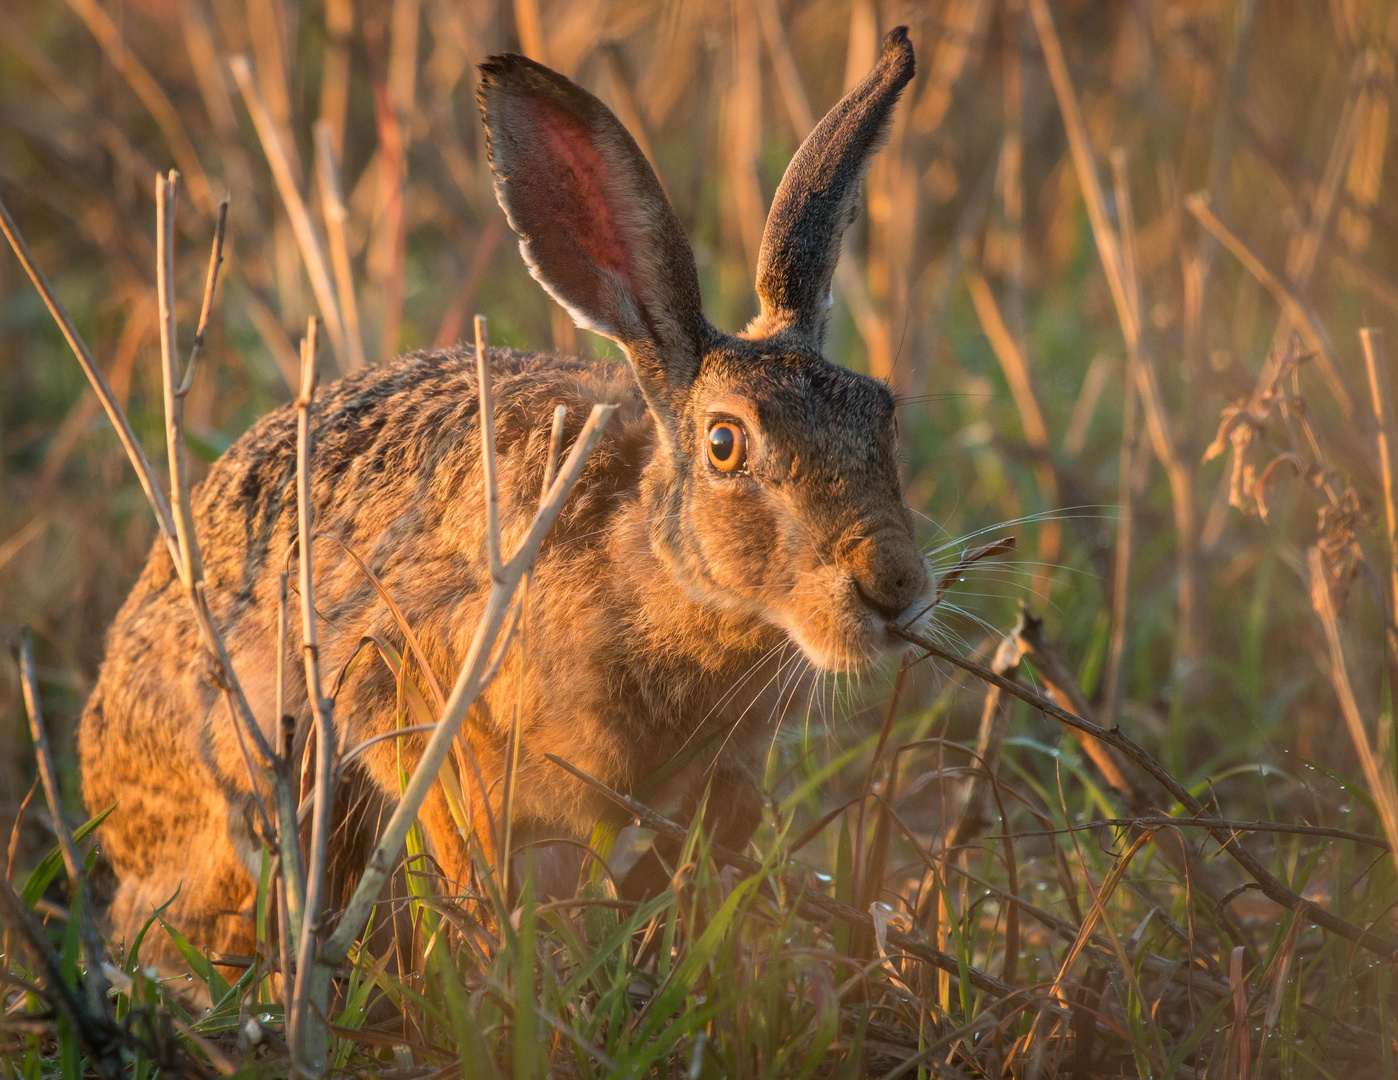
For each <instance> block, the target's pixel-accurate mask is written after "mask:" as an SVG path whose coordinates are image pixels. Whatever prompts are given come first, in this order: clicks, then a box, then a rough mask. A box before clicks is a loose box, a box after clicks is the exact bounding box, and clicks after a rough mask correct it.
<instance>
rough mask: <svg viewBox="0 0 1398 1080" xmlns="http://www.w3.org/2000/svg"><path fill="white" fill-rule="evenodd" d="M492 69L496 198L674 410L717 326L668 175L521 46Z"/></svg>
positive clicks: (527, 243)
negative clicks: (668, 193) (670, 195)
mask: <svg viewBox="0 0 1398 1080" xmlns="http://www.w3.org/2000/svg"><path fill="white" fill-rule="evenodd" d="M480 70H481V82H480V90H479V91H478V93H477V98H478V100H479V101H480V106H481V113H482V115H483V116H484V118H485V128H486V135H487V149H488V152H489V157H490V167H491V170H492V171H493V172H494V174H495V195H496V198H498V199H499V200H500V205H501V206H502V207H503V208H504V210H505V215H506V217H508V218H509V222H510V226H511V227H512V228H513V229H514V231H515V232H516V233H518V234H519V250H520V253H521V254H522V255H523V256H524V261H525V262H526V263H527V264H528V266H529V272H530V273H531V274H533V276H534V277H535V279H536V280H537V281H538V282H539V283H540V284H541V285H543V287H544V288H545V289H547V290H548V292H549V294H550V295H551V296H553V298H554V299H555V300H557V301H558V302H559V303H560V304H562V305H563V306H564V308H566V309H567V310H568V313H569V314H570V315H572V316H573V320H574V321H575V322H576V323H577V324H578V325H579V326H581V327H584V328H585V329H588V330H595V331H597V332H598V333H599V334H605V335H606V336H607V337H609V338H611V339H612V340H614V341H616V342H617V344H619V345H620V346H621V347H622V348H623V349H625V350H626V355H627V357H628V358H629V359H630V360H631V364H632V366H633V367H634V368H635V369H636V374H637V376H638V377H639V379H640V382H641V386H642V389H643V390H644V391H645V394H646V397H647V398H648V399H649V400H650V402H651V404H652V405H653V406H662V407H667V406H669V405H670V403H671V401H672V400H673V396H674V395H675V394H676V393H677V392H683V391H684V390H686V389H687V388H688V386H689V384H690V383H691V382H693V380H694V376H695V373H696V372H697V371H698V368H699V361H700V359H701V358H702V356H703V354H704V350H705V348H706V346H707V343H708V341H709V339H710V336H711V334H712V333H713V331H712V329H711V328H710V327H709V324H708V322H707V321H706V320H705V318H704V314H703V311H702V309H701V307H700V296H699V276H698V274H697V273H696V271H695V268H694V255H693V253H692V252H691V251H690V247H689V241H688V240H687V239H686V238H685V235H684V230H683V229H682V228H681V227H680V223H679V220H678V219H677V218H676V217H675V212H674V210H673V209H672V208H671V207H670V202H669V200H668V199H666V197H665V193H664V191H662V190H661V187H660V181H659V180H657V179H656V176H655V173H654V171H653V170H652V169H651V167H650V164H649V163H648V162H647V161H646V159H645V156H644V155H643V154H642V153H641V151H640V148H639V147H637V145H636V141H635V140H634V139H633V138H631V136H630V134H629V133H628V132H627V131H626V129H625V128H624V127H622V125H621V122H620V121H618V120H617V118H616V117H615V116H613V115H612V113H611V110H609V109H608V108H607V107H606V106H605V105H603V104H602V103H601V102H600V101H598V100H597V98H595V97H593V96H592V95H591V94H589V93H588V92H587V91H586V90H584V89H583V88H582V87H580V86H578V85H577V84H575V83H573V82H571V81H569V80H568V79H565V78H564V77H563V76H562V75H559V74H558V73H557V72H555V71H551V70H549V69H548V68H546V67H544V66H543V65H542V64H538V63H535V62H534V61H533V60H529V59H527V58H526V57H523V56H517V55H514V54H506V55H503V56H492V57H491V58H490V59H488V60H486V62H485V63H483V64H482V65H481V69H480Z"/></svg>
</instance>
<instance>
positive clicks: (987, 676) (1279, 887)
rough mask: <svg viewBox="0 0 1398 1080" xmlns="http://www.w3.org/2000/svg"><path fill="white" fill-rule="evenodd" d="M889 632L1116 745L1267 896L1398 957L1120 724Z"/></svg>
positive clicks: (1396, 946)
mask: <svg viewBox="0 0 1398 1080" xmlns="http://www.w3.org/2000/svg"><path fill="white" fill-rule="evenodd" d="M890 633H892V634H894V635H895V636H897V637H900V638H902V639H903V640H904V641H906V642H908V643H909V644H912V645H916V646H917V647H918V648H920V649H922V650H923V651H924V652H926V653H927V654H928V655H929V656H935V657H937V658H938V659H940V660H945V661H947V663H949V664H954V665H955V666H956V667H959V668H961V669H962V670H963V671H968V672H970V673H971V674H972V675H975V676H976V677H977V678H980V679H983V680H985V681H986V682H988V683H993V684H994V685H996V686H998V687H1000V689H1002V690H1004V691H1005V692H1006V693H1008V694H1013V695H1014V696H1015V697H1017V698H1019V699H1020V700H1021V701H1026V702H1028V703H1029V704H1030V705H1033V706H1034V707H1035V708H1036V709H1038V710H1039V711H1040V712H1042V713H1043V714H1044V715H1046V716H1050V717H1052V718H1053V719H1055V720H1057V721H1058V722H1059V723H1061V724H1066V725H1067V726H1068V727H1070V728H1073V729H1075V730H1077V731H1080V732H1082V733H1083V734H1085V735H1091V736H1092V737H1093V738H1095V739H1099V740H1101V741H1102V742H1104V743H1106V744H1107V745H1108V746H1111V747H1114V748H1116V749H1117V750H1119V751H1120V752H1121V753H1122V754H1124V755H1125V756H1126V757H1127V758H1129V759H1130V760H1131V761H1132V762H1133V763H1134V764H1135V765H1136V766H1137V767H1139V768H1141V769H1143V770H1144V771H1145V772H1146V773H1148V774H1149V775H1150V776H1152V777H1154V778H1155V779H1156V780H1157V781H1159V782H1160V785H1161V786H1162V787H1164V788H1165V790H1166V791H1167V792H1169V793H1170V795H1171V797H1172V798H1174V799H1175V800H1176V801H1177V802H1178V803H1179V804H1180V805H1181V806H1183V807H1184V808H1185V809H1186V810H1187V811H1188V812H1189V813H1190V814H1192V815H1193V816H1194V817H1195V818H1196V819H1198V820H1199V821H1201V822H1204V823H1205V824H1206V825H1207V827H1208V828H1209V830H1210V831H1211V832H1212V833H1213V835H1214V838H1215V839H1216V840H1217V841H1218V842H1219V844H1220V845H1221V846H1222V847H1223V848H1224V850H1226V851H1227V852H1228V853H1229V854H1230V855H1231V856H1232V857H1233V859H1234V860H1235V861H1236V862H1237V863H1238V865H1239V866H1241V867H1242V868H1243V869H1244V870H1245V871H1247V873H1248V874H1250V875H1251V876H1252V878H1253V880H1254V881H1256V882H1257V884H1258V886H1259V887H1260V888H1261V890H1262V892H1263V894H1264V895H1266V896H1267V898H1268V899H1270V900H1272V901H1273V902H1275V903H1277V904H1280V905H1281V906H1282V907H1285V908H1287V909H1288V910H1290V911H1294V912H1296V913H1297V914H1298V915H1301V916H1303V917H1305V918H1307V919H1309V920H1310V921H1311V922H1313V923H1315V924H1316V925H1317V926H1319V927H1321V928H1323V929H1325V930H1329V931H1330V932H1331V933H1333V934H1338V935H1339V936H1340V937H1342V938H1344V939H1345V940H1346V941H1352V942H1354V943H1355V944H1356V945H1359V946H1361V947H1362V948H1365V949H1368V950H1369V951H1370V952H1374V953H1378V954H1379V955H1382V956H1390V957H1398V943H1394V942H1392V941H1389V940H1388V939H1386V938H1382V937H1379V936H1378V935H1377V934H1373V933H1370V932H1369V931H1367V930H1364V929H1362V928H1360V927H1358V926H1355V925H1353V924H1352V923H1349V922H1346V921H1345V920H1344V919H1341V918H1339V917H1338V916H1336V915H1332V914H1331V913H1330V912H1328V911H1326V910H1325V909H1324V908H1322V907H1320V906H1319V905H1317V904H1315V903H1313V902H1312V901H1310V900H1307V899H1306V898H1305V897H1302V896H1298V895H1297V894H1296V893H1294V892H1292V891H1291V890H1290V889H1288V888H1287V887H1286V886H1285V885H1283V884H1282V883H1281V882H1280V881H1278V880H1277V879H1276V877H1274V876H1273V875H1272V874H1271V873H1270V872H1269V871H1268V870H1267V868H1266V867H1265V866H1263V865H1262V863H1261V862H1259V861H1258V860H1257V859H1256V858H1255V857H1254V856H1253V855H1252V853H1251V852H1249V851H1248V850H1247V849H1246V848H1244V847H1243V846H1242V845H1241V844H1240V843H1239V842H1238V839H1237V837H1236V836H1234V835H1233V834H1232V833H1231V832H1230V831H1229V830H1228V829H1227V828H1226V827H1225V826H1224V825H1223V824H1222V823H1221V822H1220V821H1219V819H1217V818H1216V817H1214V816H1213V815H1212V814H1210V813H1209V812H1208V810H1207V809H1206V808H1205V806H1204V804H1203V803H1201V802H1200V801H1199V800H1198V799H1196V798H1195V797H1194V795H1193V794H1191V793H1190V791H1189V789H1188V788H1187V787H1185V786H1184V785H1183V784H1181V783H1180V782H1179V781H1178V780H1176V779H1175V777H1174V776H1173V775H1172V774H1171V773H1170V772H1169V770H1167V769H1166V768H1165V767H1164V766H1163V765H1161V764H1160V762H1158V761H1156V760H1155V758H1154V757H1152V756H1151V755H1150V754H1149V753H1148V752H1147V751H1146V750H1145V749H1144V748H1143V747H1141V746H1139V745H1138V744H1137V743H1136V742H1135V741H1133V740H1132V739H1130V738H1128V737H1127V736H1126V735H1124V734H1122V732H1121V729H1120V728H1119V727H1114V728H1104V727H1102V726H1101V725H1099V724H1094V723H1093V722H1092V721H1090V720H1084V719H1083V718H1082V717H1081V716H1078V715H1076V714H1075V713H1071V712H1069V711H1068V710H1067V709H1064V708H1062V707H1060V706H1059V705H1057V704H1055V703H1054V702H1052V701H1050V700H1049V699H1048V698H1046V697H1044V696H1042V695H1041V694H1036V693H1035V692H1034V691H1032V690H1030V689H1028V688H1027V687H1025V686H1022V685H1021V684H1019V683H1016V682H1012V681H1011V680H1009V679H1006V678H1004V677H1003V676H1001V675H997V674H996V673H995V672H993V671H991V670H990V668H988V667H986V666H984V665H983V664H977V663H976V662H975V661H973V660H966V659H963V658H962V657H960V656H957V655H956V654H955V653H952V652H948V651H947V650H946V649H943V648H942V647H941V646H940V645H938V644H937V643H936V642H933V641H929V640H928V639H927V638H925V637H921V636H919V635H916V634H910V633H907V632H906V631H904V630H900V629H898V628H896V627H895V628H892V629H891V630H890Z"/></svg>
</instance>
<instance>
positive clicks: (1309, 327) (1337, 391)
mask: <svg viewBox="0 0 1398 1080" xmlns="http://www.w3.org/2000/svg"><path fill="white" fill-rule="evenodd" d="M1184 205H1185V208H1186V209H1187V210H1188V211H1189V212H1190V213H1191V214H1193V215H1194V218H1195V220H1197V221H1198V222H1199V224H1200V225H1202V226H1203V227H1204V228H1205V229H1207V230H1208V231H1209V232H1210V233H1211V234H1213V236H1214V238H1215V239H1216V240H1217V241H1218V242H1219V243H1220V244H1222V245H1223V246H1224V247H1226V248H1227V249H1228V250H1229V251H1230V252H1231V253H1232V254H1233V257H1234V258H1235V259H1237V260H1238V261H1239V262H1240V263H1242V264H1243V266H1244V267H1245V268H1246V269H1247V271H1248V272H1249V273H1250V274H1252V276H1253V277H1255V278H1256V279H1257V282H1258V284H1259V285H1261V286H1262V287H1263V288H1264V289H1266V290H1267V291H1268V292H1269V293H1271V294H1272V299H1273V300H1275V301H1276V302H1277V305H1278V306H1279V307H1280V308H1281V309H1282V311H1283V312H1284V313H1285V314H1286V316H1287V317H1288V318H1289V319H1290V320H1291V322H1292V324H1293V325H1294V326H1295V327H1296V330H1297V332H1298V333H1299V334H1300V335H1301V340H1302V341H1304V342H1305V343H1306V348H1308V349H1310V351H1311V352H1312V353H1314V354H1315V360H1316V363H1317V364H1318V365H1319V367H1320V373H1321V375H1322V376H1324V378H1325V385H1326V386H1328V387H1329V388H1330V392H1331V393H1332V394H1333V395H1334V396H1335V400H1336V401H1337V402H1339V404H1340V408H1341V410H1342V411H1343V412H1344V415H1345V416H1346V417H1347V418H1348V417H1350V416H1352V415H1353V414H1354V402H1353V400H1352V399H1351V398H1350V396H1349V391H1348V390H1346V389H1345V384H1344V383H1343V382H1342V381H1341V380H1340V374H1339V371H1338V370H1337V367H1336V364H1335V346H1334V345H1333V344H1332V343H1331V341H1330V335H1329V334H1327V333H1326V332H1325V327H1324V326H1322V325H1321V322H1320V317H1319V316H1318V315H1317V314H1316V313H1315V312H1314V311H1313V310H1312V309H1311V306H1310V304H1308V303H1307V302H1306V300H1305V299H1304V298H1303V297H1302V296H1301V295H1300V294H1299V293H1298V292H1296V290H1295V289H1293V288H1292V287H1291V286H1290V285H1288V284H1287V283H1286V282H1285V281H1283V280H1282V279H1281V277H1280V276H1279V275H1277V274H1276V273H1274V272H1273V271H1272V270H1271V269H1270V268H1269V267H1268V266H1267V265H1266V264H1265V263H1264V262H1263V261H1262V260H1261V259H1260V258H1259V257H1258V256H1257V255H1256V254H1254V253H1253V251H1252V249H1251V248H1249V247H1248V246H1247V244H1245V243H1243V241H1242V238H1241V237H1239V236H1238V235H1237V234H1236V233H1234V232H1233V231H1232V230H1231V229H1229V228H1228V226H1227V225H1225V224H1224V223H1223V222H1222V221H1220V220H1219V219H1218V217H1217V216H1216V215H1215V214H1214V212H1213V211H1212V210H1211V209H1209V203H1208V200H1207V199H1206V198H1205V197H1204V196H1203V195H1202V194H1200V193H1199V192H1195V193H1194V194H1193V195H1190V196H1188V197H1187V198H1186V199H1185V200H1184Z"/></svg>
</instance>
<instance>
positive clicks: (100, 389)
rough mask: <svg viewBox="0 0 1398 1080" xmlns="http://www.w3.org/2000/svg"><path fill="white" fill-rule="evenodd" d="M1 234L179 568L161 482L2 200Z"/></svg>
mask: <svg viewBox="0 0 1398 1080" xmlns="http://www.w3.org/2000/svg"><path fill="white" fill-rule="evenodd" d="M0 230H3V231H4V233H5V239H6V240H8V241H9V242H10V247H12V248H13V249H14V252H15V255H17V256H18V257H19V261H20V263H21V265H23V267H24V270H25V273H27V274H28V275H29V280H30V281H32V282H33V283H34V288H36V289H38V290H39V295H40V296H42V297H43V298H44V304H45V305H46V306H47V307H48V309H49V314H50V315H52V316H53V319H54V322H56V323H58V328H59V329H60V330H61V331H63V336H64V338H65V339H66V340H67V342H68V347H69V348H70V349H72V350H73V355H74V356H76V357H77V358H78V363H79V364H80V365H81V366H82V369H83V373H84V374H85V375H87V379H88V382H90V383H91V384H92V388H93V389H94V390H96V391H97V397H98V399H99V400H100V401H101V402H102V408H103V409H105V410H106V412H107V418H108V419H109V420H111V422H112V427H114V428H116V432H117V438H119V439H120V440H121V445H122V447H123V448H125V450H126V456H127V457H128V458H130V459H131V465H132V467H133V468H135V470H136V478H137V479H138V480H140V482H141V490H143V491H144V492H145V493H146V499H147V500H148V501H149V502H150V504H151V509H152V510H154V511H155V523H156V526H157V527H158V528H159V529H160V535H161V536H162V537H163V538H164V539H165V546H166V548H167V549H168V550H169V552H170V559H171V561H172V562H174V563H175V564H176V565H178V564H179V560H180V548H179V543H178V541H177V540H176V539H175V522H174V519H173V518H172V517H171V516H170V504H169V503H168V502H166V500H165V493H164V492H163V491H161V489H160V481H159V480H157V479H156V476H155V470H154V469H152V468H151V464H150V459H148V458H147V457H146V452H145V450H143V449H142V448H141V443H140V440H138V439H137V438H136V433H135V432H134V431H133V430H132V429H131V423H130V421H128V420H127V419H126V413H125V412H123V411H122V408H121V405H120V404H119V403H118V402H117V399H116V395H115V394H114V393H112V388H111V387H110V386H108V385H107V380H106V378H105V377H104V376H103V374H102V372H101V370H100V369H99V368H98V367H97V361H96V360H94V359H93V358H92V353H91V352H89V351H88V348H87V342H85V341H83V339H82V335H80V334H79V333H78V329H77V327H76V326H74V325H73V320H72V319H71V318H69V317H68V312H67V310H66V309H65V308H64V307H63V304H62V303H60V302H59V299H58V296H57V295H56V294H55V293H54V291H53V286H51V285H50V284H49V280H48V278H47V277H45V276H44V272H43V271H42V270H41V269H39V264H38V263H37V262H35V261H34V255H33V253H32V252H30V250H29V245H28V244H26V243H25V242H24V237H23V236H22V235H21V234H20V231H19V226H17V225H16V224H15V221H14V218H12V217H10V211H9V210H8V209H7V208H6V206H5V203H4V200H0Z"/></svg>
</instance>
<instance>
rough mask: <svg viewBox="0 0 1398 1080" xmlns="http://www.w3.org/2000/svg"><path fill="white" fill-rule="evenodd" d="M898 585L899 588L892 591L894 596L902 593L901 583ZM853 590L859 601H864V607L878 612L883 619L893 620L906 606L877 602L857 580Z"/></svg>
mask: <svg viewBox="0 0 1398 1080" xmlns="http://www.w3.org/2000/svg"><path fill="white" fill-rule="evenodd" d="M899 584H900V587H899V588H898V589H896V590H895V591H894V595H895V596H896V595H898V594H900V593H901V592H902V588H901V582H900V583H899ZM854 589H855V592H857V593H859V599H861V600H863V601H864V606H865V607H867V608H869V609H870V610H871V611H876V612H878V613H879V614H880V615H882V616H883V617H884V618H885V619H892V618H895V617H896V616H897V615H898V614H899V612H901V611H902V610H903V608H904V607H906V606H907V605H906V604H898V603H896V602H895V604H888V603H886V602H885V601H882V600H879V599H877V598H875V597H873V596H871V595H870V594H869V592H868V590H866V589H865V588H864V584H863V583H862V582H861V581H859V580H858V579H855V582H854Z"/></svg>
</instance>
